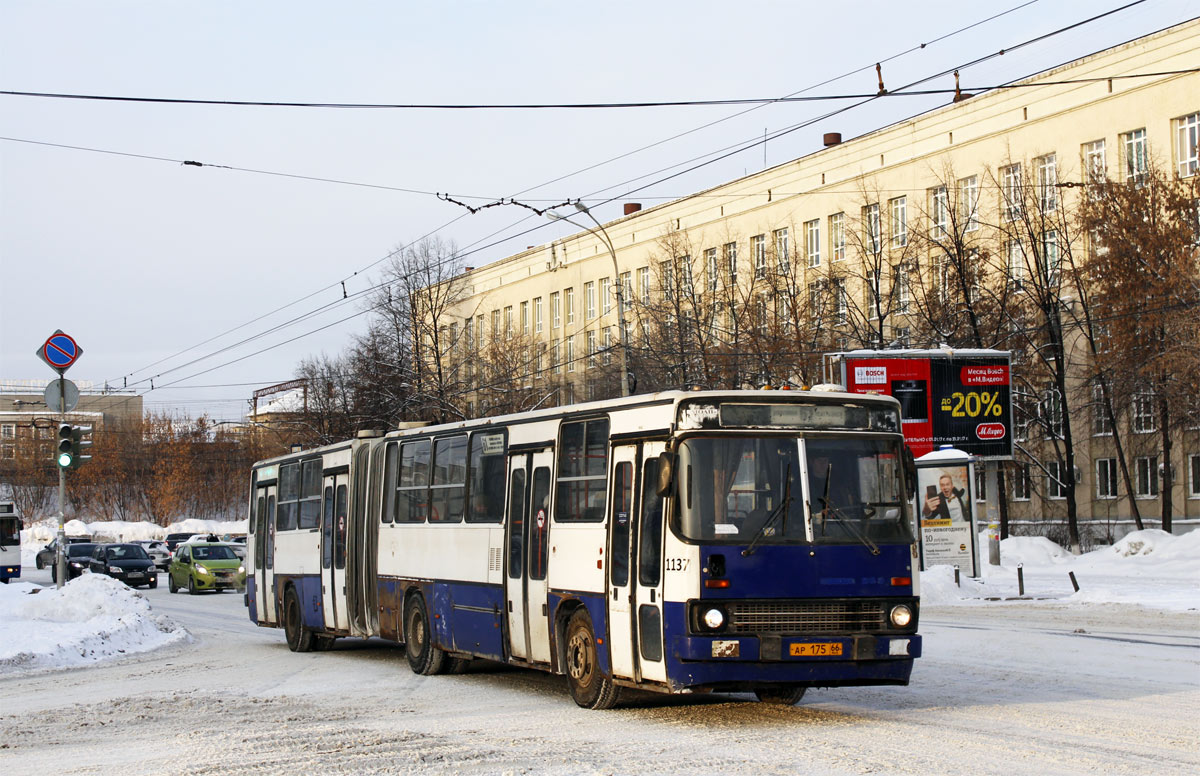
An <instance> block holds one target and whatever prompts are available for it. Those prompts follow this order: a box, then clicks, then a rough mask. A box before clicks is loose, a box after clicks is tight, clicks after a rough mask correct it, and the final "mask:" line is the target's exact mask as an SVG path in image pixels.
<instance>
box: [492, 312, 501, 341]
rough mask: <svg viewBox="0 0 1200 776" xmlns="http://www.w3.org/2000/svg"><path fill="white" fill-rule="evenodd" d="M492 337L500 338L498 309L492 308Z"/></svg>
mask: <svg viewBox="0 0 1200 776" xmlns="http://www.w3.org/2000/svg"><path fill="white" fill-rule="evenodd" d="M492 339H493V340H498V339H500V311H499V310H492Z"/></svg>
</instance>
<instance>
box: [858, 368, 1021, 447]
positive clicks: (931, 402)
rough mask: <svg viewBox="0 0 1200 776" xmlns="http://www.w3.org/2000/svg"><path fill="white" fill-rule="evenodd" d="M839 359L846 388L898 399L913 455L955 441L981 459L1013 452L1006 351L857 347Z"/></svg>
mask: <svg viewBox="0 0 1200 776" xmlns="http://www.w3.org/2000/svg"><path fill="white" fill-rule="evenodd" d="M993 354H994V355H993ZM843 359H844V361H843V363H844V368H845V372H844V375H845V379H844V381H845V385H846V390H848V391H850V392H851V393H877V394H884V395H887V396H891V397H893V398H895V399H896V400H897V401H899V402H900V418H901V420H902V422H903V429H904V439H905V441H906V442H908V445H909V447H910V448H912V451H913V454H914V455H916V456H918V457H920V456H922V455H925V454H926V453H929V452H931V451H933V450H937V449H938V448H939V447H941V446H942V445H953V446H954V447H955V448H957V449H959V450H962V451H964V452H967V453H970V454H971V455H974V456H978V457H981V458H1011V457H1012V393H1011V370H1010V368H1009V354H1008V353H1006V352H1002V351H970V352H969V354H968V355H959V354H956V353H954V352H953V351H941V350H936V351H928V350H925V351H901V352H899V353H897V352H895V351H892V352H888V351H855V352H854V353H846V354H843Z"/></svg>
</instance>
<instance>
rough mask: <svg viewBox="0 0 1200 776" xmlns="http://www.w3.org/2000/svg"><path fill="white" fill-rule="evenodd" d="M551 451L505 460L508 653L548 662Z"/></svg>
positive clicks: (529, 659) (525, 658) (535, 660)
mask: <svg viewBox="0 0 1200 776" xmlns="http://www.w3.org/2000/svg"><path fill="white" fill-rule="evenodd" d="M553 460H554V459H553V453H551V452H549V451H543V452H537V453H532V454H527V455H516V456H512V457H511V458H510V459H509V466H508V468H509V471H508V492H509V497H508V526H507V541H506V549H507V553H506V558H507V561H506V573H505V586H506V587H505V599H506V600H507V602H508V603H507V609H508V634H509V652H510V654H512V656H513V657H515V658H520V659H521V660H527V661H530V662H538V663H548V662H550V628H549V620H550V618H549V612H548V608H549V606H548V602H547V597H546V564H547V562H548V559H549V557H548V554H547V553H548V546H547V540H548V538H549V532H550V466H551V464H552V463H553Z"/></svg>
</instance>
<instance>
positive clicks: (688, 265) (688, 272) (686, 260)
mask: <svg viewBox="0 0 1200 776" xmlns="http://www.w3.org/2000/svg"><path fill="white" fill-rule="evenodd" d="M679 290H680V291H681V292H682V293H683V294H685V295H687V296H689V297H690V296H692V294H694V293H695V291H696V289H695V288H694V287H693V286H692V257H691V256H684V257H683V258H681V259H680V260H679Z"/></svg>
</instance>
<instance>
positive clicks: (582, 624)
mask: <svg viewBox="0 0 1200 776" xmlns="http://www.w3.org/2000/svg"><path fill="white" fill-rule="evenodd" d="M566 642H567V684H568V685H569V686H570V688H571V697H572V698H573V699H574V700H575V703H577V704H579V705H580V706H582V707H583V708H585V709H611V708H612V707H613V706H615V705H616V703H617V700H618V699H619V696H620V691H621V688H620V687H617V686H616V685H615V684H613V680H612V678H611V677H607V676H605V675H604V674H603V673H601V671H600V665H599V663H598V661H597V659H596V637H595V635H594V634H593V633H592V618H591V617H588V613H587V611H586V610H584V609H580V610H579V611H577V612H575V614H573V615H571V619H570V621H568V622H567V639H566Z"/></svg>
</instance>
